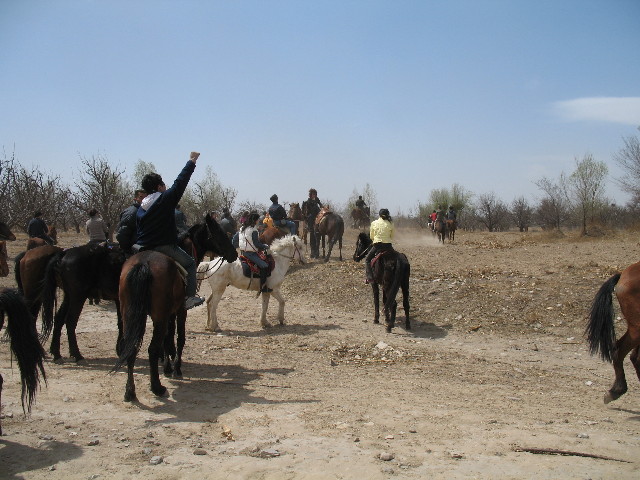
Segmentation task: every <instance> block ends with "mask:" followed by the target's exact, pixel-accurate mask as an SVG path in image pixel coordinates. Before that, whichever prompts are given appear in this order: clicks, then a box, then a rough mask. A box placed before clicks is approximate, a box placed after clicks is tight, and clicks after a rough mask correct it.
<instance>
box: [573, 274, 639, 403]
mask: <svg viewBox="0 0 640 480" xmlns="http://www.w3.org/2000/svg"><path fill="white" fill-rule="evenodd" d="M613 292H615V294H616V297H617V298H618V303H619V304H620V311H621V312H622V315H623V316H624V318H625V320H626V321H627V331H626V332H625V334H624V335H623V336H622V337H620V338H619V339H618V340H616V332H615V325H614V318H615V312H614V308H613V303H612V298H613ZM586 335H587V340H588V342H589V351H590V353H591V354H592V355H595V354H597V353H598V352H599V353H600V357H601V358H602V359H603V360H605V361H608V362H611V363H613V370H614V372H615V376H616V378H615V381H614V382H613V385H612V386H611V388H610V389H609V391H608V392H607V393H606V394H605V396H604V403H609V402H611V401H613V400H617V399H618V398H620V397H621V396H622V395H624V394H625V393H626V392H627V380H626V378H625V374H624V366H623V361H624V358H625V357H626V356H627V354H628V353H629V352H631V356H630V358H631V363H632V364H633V366H634V367H635V369H636V374H637V375H638V378H639V379H640V355H639V349H640V262H638V263H634V264H633V265H630V266H628V267H627V268H626V269H625V270H623V272H622V273H616V274H615V275H613V276H612V277H611V278H609V280H607V281H606V282H604V284H603V285H602V286H601V287H600V290H599V291H598V293H597V294H596V296H595V298H594V300H593V304H592V306H591V312H590V315H589V323H588V325H587V329H586Z"/></svg>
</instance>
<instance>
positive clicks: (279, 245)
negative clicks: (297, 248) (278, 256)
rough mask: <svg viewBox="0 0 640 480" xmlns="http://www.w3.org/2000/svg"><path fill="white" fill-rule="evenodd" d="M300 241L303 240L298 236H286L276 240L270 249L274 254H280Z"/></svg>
mask: <svg viewBox="0 0 640 480" xmlns="http://www.w3.org/2000/svg"><path fill="white" fill-rule="evenodd" d="M299 241H301V240H300V238H299V237H298V236H297V235H285V236H284V237H281V238H276V239H275V240H274V241H273V243H272V244H271V247H270V248H271V250H273V252H274V253H280V252H281V251H282V250H284V249H285V248H287V247H292V246H293V244H294V242H299Z"/></svg>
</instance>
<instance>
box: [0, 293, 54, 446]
mask: <svg viewBox="0 0 640 480" xmlns="http://www.w3.org/2000/svg"><path fill="white" fill-rule="evenodd" d="M5 316H6V318H7V328H6V332H7V335H8V336H9V346H10V349H11V351H12V353H13V356H14V357H15V359H16V362H17V364H18V369H19V370H20V379H21V380H22V410H23V411H24V413H25V414H26V413H27V412H30V411H31V405H32V404H33V402H34V400H35V397H36V392H37V391H38V385H39V383H40V375H42V379H43V380H44V381H45V382H46V380H47V377H46V374H45V372H44V365H43V361H44V357H45V353H44V350H43V349H42V345H40V342H39V341H38V334H37V332H36V329H35V326H34V325H33V322H32V321H31V314H30V313H29V309H28V308H27V304H26V303H25V302H24V299H23V298H22V296H21V295H20V294H19V293H18V292H17V291H16V290H14V289H11V288H2V289H0V330H2V327H3V325H4V319H5ZM2 382H3V380H2V375H0V405H2V402H1V396H2ZM1 435H2V425H0V436H1Z"/></svg>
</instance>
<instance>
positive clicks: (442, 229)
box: [433, 218, 447, 244]
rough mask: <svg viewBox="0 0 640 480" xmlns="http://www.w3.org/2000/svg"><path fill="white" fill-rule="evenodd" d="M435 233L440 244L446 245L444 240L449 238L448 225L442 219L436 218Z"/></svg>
mask: <svg viewBox="0 0 640 480" xmlns="http://www.w3.org/2000/svg"><path fill="white" fill-rule="evenodd" d="M433 231H434V232H435V234H436V235H437V236H438V243H439V242H442V243H443V244H444V239H445V238H446V236H447V224H446V222H445V221H444V220H443V219H442V218H436V221H435V222H434V223H433Z"/></svg>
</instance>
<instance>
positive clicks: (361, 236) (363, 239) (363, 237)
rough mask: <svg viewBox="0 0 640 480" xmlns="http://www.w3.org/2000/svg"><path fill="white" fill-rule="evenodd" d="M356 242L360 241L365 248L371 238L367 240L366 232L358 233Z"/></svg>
mask: <svg viewBox="0 0 640 480" xmlns="http://www.w3.org/2000/svg"><path fill="white" fill-rule="evenodd" d="M358 240H360V241H361V242H362V243H363V244H364V245H365V246H369V244H370V243H371V238H369V234H368V233H366V232H360V233H359V234H358Z"/></svg>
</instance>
